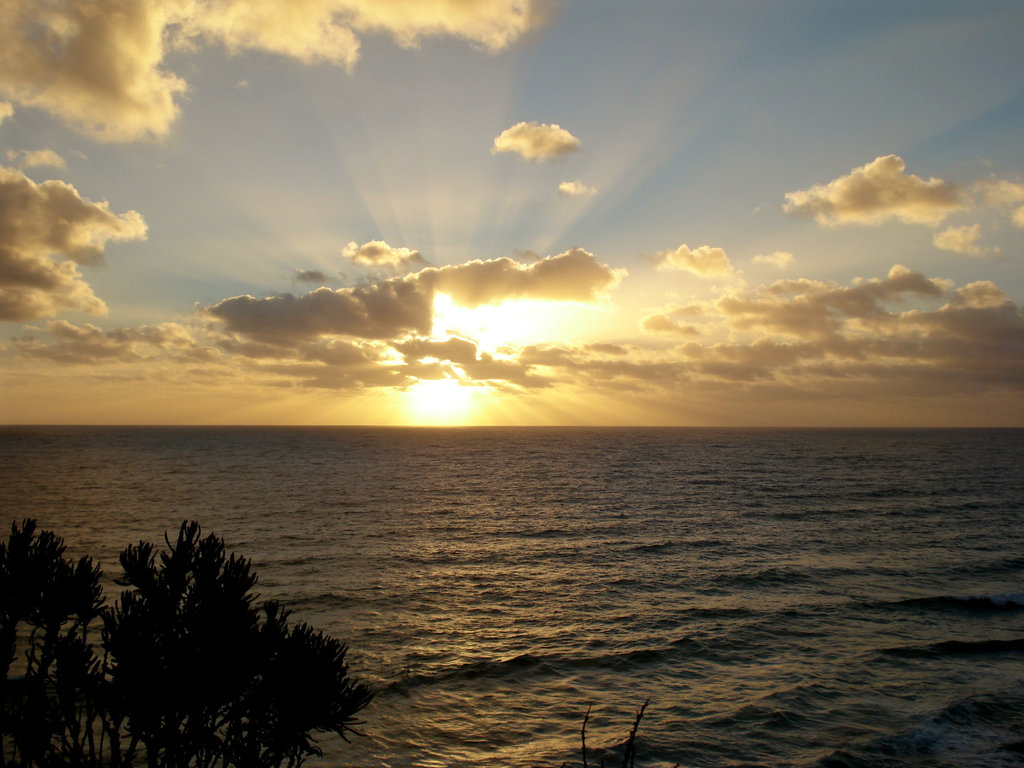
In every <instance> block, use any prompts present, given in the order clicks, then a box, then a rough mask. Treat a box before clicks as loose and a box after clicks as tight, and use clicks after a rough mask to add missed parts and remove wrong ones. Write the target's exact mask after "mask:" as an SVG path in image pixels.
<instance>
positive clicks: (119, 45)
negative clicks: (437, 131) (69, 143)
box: [0, 0, 543, 141]
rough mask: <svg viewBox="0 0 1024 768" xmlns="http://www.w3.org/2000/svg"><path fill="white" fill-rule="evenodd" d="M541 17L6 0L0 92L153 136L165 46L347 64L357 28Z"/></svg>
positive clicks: (474, 8)
mask: <svg viewBox="0 0 1024 768" xmlns="http://www.w3.org/2000/svg"><path fill="white" fill-rule="evenodd" d="M542 22H543V14H542V13H541V12H540V9H539V5H538V4H537V3H536V2H535V1H534V0H417V2H403V1H402V0H261V2H250V1H249V0H52V1H48V2H46V3H45V4H43V5H40V1H39V0H4V2H3V3H0V94H2V95H4V96H5V97H6V98H8V99H10V100H11V101H13V102H15V103H17V104H22V105H25V106H30V107H37V108H39V109H44V110H47V111H48V112H50V113H51V114H53V115H56V116H57V117H59V118H61V119H62V120H64V121H65V122H67V123H68V124H69V125H71V126H72V127H74V128H76V129H78V130H80V131H83V132H85V133H87V134H89V135H91V136H93V137H95V138H97V139H100V140H105V141H136V140H140V139H160V138H162V137H164V136H166V135H167V134H168V132H169V131H170V127H171V125H172V124H173V122H174V120H175V119H176V118H177V116H178V113H179V105H178V100H179V99H180V98H181V97H182V96H183V95H184V94H185V93H186V91H187V89H188V86H187V84H186V82H185V80H184V79H183V78H182V77H180V76H179V75H177V74H175V73H173V72H171V71H169V69H168V68H167V55H168V53H169V52H170V51H171V50H172V49H176V50H178V51H181V52H187V51H188V50H190V49H191V48H193V47H195V46H197V45H199V44H201V43H211V42H212V43H220V44H223V45H224V46H225V47H227V48H228V50H229V51H232V52H241V51H245V50H259V51H265V52H269V53H275V54H279V55H282V56H288V57H291V58H294V59H297V60H299V61H302V62H307V63H312V62H329V63H331V64H336V65H340V66H343V67H346V68H348V69H351V68H352V67H353V65H354V64H355V63H356V61H357V60H358V58H359V46H360V38H361V36H362V35H364V34H379V33H385V34H389V35H391V36H392V38H393V39H394V40H395V41H396V42H398V44H400V45H403V46H414V45H416V44H417V43H418V42H419V41H420V40H421V39H422V38H423V37H427V36H437V35H445V36H451V37H457V38H462V39H464V40H467V41H468V42H470V43H471V44H474V45H477V46H480V47H482V48H484V49H486V50H489V51H498V50H501V49H502V48H505V47H506V46H508V45H510V44H512V43H514V42H515V41H516V40H518V39H519V38H520V37H521V36H522V35H524V34H526V33H527V32H528V31H530V30H531V29H535V28H537V27H538V26H539V25H540V24H541V23H542Z"/></svg>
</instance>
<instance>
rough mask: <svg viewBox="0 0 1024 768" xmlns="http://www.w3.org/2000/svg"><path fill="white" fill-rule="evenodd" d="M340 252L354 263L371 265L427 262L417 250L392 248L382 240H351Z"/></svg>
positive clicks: (400, 264) (395, 265)
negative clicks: (365, 241) (358, 243)
mask: <svg viewBox="0 0 1024 768" xmlns="http://www.w3.org/2000/svg"><path fill="white" fill-rule="evenodd" d="M341 253H342V255H343V256H344V257H345V258H346V259H350V260H351V261H354V262H355V263H356V264H365V265H367V266H371V267H378V266H387V267H401V266H405V265H408V264H426V263H427V262H426V259H424V258H423V256H422V255H421V254H420V252H419V251H413V250H410V249H409V248H392V247H391V246H390V245H388V244H387V243H386V242H384V241H383V240H371V241H370V242H368V243H363V244H362V245H357V244H356V242H355V241H352V242H351V243H349V244H348V245H346V246H345V248H344V249H343V250H342V252H341Z"/></svg>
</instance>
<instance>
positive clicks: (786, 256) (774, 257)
mask: <svg viewBox="0 0 1024 768" xmlns="http://www.w3.org/2000/svg"><path fill="white" fill-rule="evenodd" d="M754 263H756V264H772V265H773V266H776V267H778V268H779V269H785V268H786V267H788V266H790V265H791V264H792V263H793V254H792V253H787V252H786V251H772V252H771V253H769V254H764V253H759V254H757V256H755V257H754Z"/></svg>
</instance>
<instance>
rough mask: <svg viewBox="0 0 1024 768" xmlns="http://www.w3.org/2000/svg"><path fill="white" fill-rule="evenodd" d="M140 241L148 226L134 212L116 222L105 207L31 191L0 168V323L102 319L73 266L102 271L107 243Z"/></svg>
mask: <svg viewBox="0 0 1024 768" xmlns="http://www.w3.org/2000/svg"><path fill="white" fill-rule="evenodd" d="M145 236H146V224H145V222H144V221H143V219H142V216H140V215H139V214H138V213H137V212H135V211H127V212H125V213H122V214H115V213H113V212H111V210H110V208H109V206H108V205H107V203H93V202H90V201H88V200H85V199H83V198H82V197H80V196H79V194H78V191H77V190H76V189H75V188H74V187H72V186H71V185H70V184H66V183H64V182H62V181H46V182H43V183H42V184H36V183H35V182H34V181H32V180H31V179H29V178H28V177H27V176H25V174H24V173H22V172H21V171H17V170H13V169H10V168H2V167H0V320H15V321H24V320H32V319H35V318H40V317H49V316H52V315H55V314H57V313H59V312H61V311H63V310H69V309H76V310H80V311H83V312H89V313H92V314H105V313H106V311H107V310H106V305H104V303H103V302H102V301H101V300H100V299H99V298H97V297H96V296H95V295H94V294H93V292H92V289H91V288H89V286H88V285H87V284H86V283H85V282H84V281H83V280H82V277H81V274H80V273H79V271H78V269H77V268H76V267H75V264H76V263H77V264H85V265H96V264H101V263H102V262H103V249H104V247H105V245H106V243H107V242H108V241H112V240H114V241H116V240H137V239H145ZM73 262H74V263H73Z"/></svg>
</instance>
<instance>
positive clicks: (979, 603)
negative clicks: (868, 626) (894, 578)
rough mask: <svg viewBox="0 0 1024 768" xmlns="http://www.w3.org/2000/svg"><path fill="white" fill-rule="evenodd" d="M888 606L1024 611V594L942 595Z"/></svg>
mask: <svg viewBox="0 0 1024 768" xmlns="http://www.w3.org/2000/svg"><path fill="white" fill-rule="evenodd" d="M887 605H891V606H896V607H911V608H932V609H937V610H948V609H954V610H960V611H978V612H989V611H1020V610H1024V592H1011V593H1007V594H1001V595H965V596H961V597H955V596H950V595H942V596H939V597H912V598H909V599H907V600H897V601H895V602H893V603H888V604H887Z"/></svg>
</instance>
